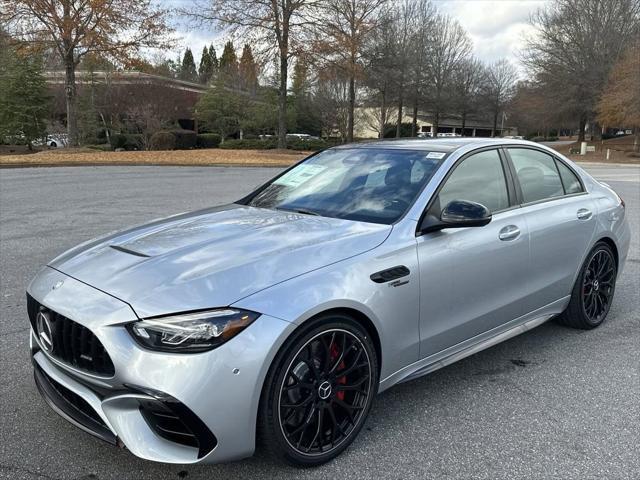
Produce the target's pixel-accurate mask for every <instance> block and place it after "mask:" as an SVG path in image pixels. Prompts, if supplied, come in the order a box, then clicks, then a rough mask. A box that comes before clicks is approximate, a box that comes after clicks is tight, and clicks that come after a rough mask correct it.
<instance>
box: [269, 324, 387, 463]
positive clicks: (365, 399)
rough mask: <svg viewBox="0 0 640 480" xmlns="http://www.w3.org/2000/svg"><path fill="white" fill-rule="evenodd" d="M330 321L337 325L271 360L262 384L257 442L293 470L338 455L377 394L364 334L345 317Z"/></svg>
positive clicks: (373, 357)
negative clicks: (271, 368)
mask: <svg viewBox="0 0 640 480" xmlns="http://www.w3.org/2000/svg"><path fill="white" fill-rule="evenodd" d="M331 319H332V320H338V319H339V320H342V321H340V322H331V323H330V324H327V323H325V324H324V325H322V326H320V327H318V328H315V329H311V331H309V332H308V333H307V334H306V335H303V336H302V338H298V339H297V340H296V341H294V342H293V344H292V345H291V346H290V348H289V349H288V350H287V352H286V354H285V355H283V356H282V357H281V358H279V359H276V361H278V363H277V364H278V367H276V368H275V370H274V372H273V373H275V374H273V375H270V376H269V377H270V378H269V379H268V381H271V382H273V381H275V382H274V383H272V384H270V385H265V388H266V389H267V392H266V394H265V395H263V401H265V402H267V403H268V404H267V405H265V406H264V408H262V409H261V411H262V412H265V411H266V412H269V413H268V414H267V416H268V418H266V419H265V420H266V422H263V423H266V425H265V428H264V429H263V432H262V433H263V435H262V436H263V437H266V438H263V440H266V442H265V443H267V445H268V446H269V447H270V448H271V449H272V450H274V448H273V447H277V448H276V450H278V451H277V452H276V453H278V454H279V456H281V457H283V458H285V460H287V461H289V462H290V463H294V464H297V465H307V466H311V465H317V464H320V463H324V462H326V461H328V460H331V459H332V458H334V457H335V456H337V455H338V454H339V453H340V452H341V451H342V450H344V449H345V448H346V447H347V446H348V445H349V444H350V443H351V441H352V440H353V439H354V438H355V436H356V435H357V433H358V432H359V430H360V428H361V427H362V425H363V423H364V420H365V419H366V416H367V415H368V413H369V409H370V407H371V402H372V399H373V396H374V395H375V393H376V391H377V381H378V371H377V359H376V354H375V349H374V348H373V345H372V343H371V340H370V339H369V338H368V336H367V335H366V332H365V331H364V330H363V329H362V327H360V326H359V325H357V324H356V323H355V322H353V321H352V320H351V319H349V318H348V317H345V318H336V317H335V316H332V317H331ZM323 323H324V322H323ZM275 364H276V362H274V365H275ZM263 403H264V402H263ZM265 432H266V435H264V433H265ZM272 437H275V438H272Z"/></svg>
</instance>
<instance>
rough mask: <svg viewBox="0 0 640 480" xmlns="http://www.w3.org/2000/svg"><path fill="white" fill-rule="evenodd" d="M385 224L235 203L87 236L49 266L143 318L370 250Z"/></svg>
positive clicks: (221, 298) (228, 299)
mask: <svg viewBox="0 0 640 480" xmlns="http://www.w3.org/2000/svg"><path fill="white" fill-rule="evenodd" d="M391 228H392V227H391V226H389V225H376V224H370V223H363V222H354V221H348V220H340V219H335V218H327V217H320V216H317V217H316V216H309V215H301V214H297V213H289V212H284V211H276V210H268V209H260V208H254V207H247V206H242V205H235V204H233V205H227V206H223V207H216V208H211V209H207V210H202V211H198V212H192V213H187V214H182V215H178V216H174V217H169V218H167V219H163V220H157V221H154V222H152V223H149V224H147V225H143V226H140V227H135V228H132V229H130V230H127V231H124V232H119V233H115V234H111V235H108V236H107V237H104V238H101V239H98V240H93V241H90V242H87V243H85V244H82V245H79V246H78V247H76V248H73V249H71V250H69V251H68V252H65V253H64V254H62V255H60V256H59V257H57V258H55V259H54V260H53V261H52V262H50V263H49V266H51V267H52V268H55V269H56V270H59V271H61V272H63V273H65V274H67V275H69V276H70V277H73V278H75V279H77V280H79V281H81V282H84V283H86V284H88V285H91V286H93V287H95V288H97V289H99V290H102V291H104V292H106V293H108V294H110V295H112V296H114V297H117V298H119V299H120V300H123V301H125V302H127V303H128V304H129V305H131V307H132V308H133V309H134V310H135V312H136V313H137V315H138V316H139V317H140V318H145V317H152V316H156V315H164V314H167V313H175V312H183V311H189V310H198V309H205V308H213V307H222V306H227V305H231V304H232V303H234V302H236V301H238V300H240V299H241V298H244V297H246V296H248V295H251V294H253V293H255V292H257V291H259V290H262V289H264V288H267V287H269V286H271V285H274V284H276V283H280V282H283V281H285V280H288V279H290V278H293V277H295V276H298V275H302V274H304V273H306V272H309V271H312V270H315V269H318V268H321V267H323V266H325V265H329V264H331V263H335V262H339V261H341V260H344V259H346V258H349V257H352V256H354V255H358V254H360V253H363V252H365V251H367V250H370V249H372V248H375V247H376V246H378V245H380V244H381V243H382V242H383V241H384V240H385V239H386V238H387V236H388V235H389V232H390V231H391Z"/></svg>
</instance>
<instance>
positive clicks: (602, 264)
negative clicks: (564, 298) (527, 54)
mask: <svg viewBox="0 0 640 480" xmlns="http://www.w3.org/2000/svg"><path fill="white" fill-rule="evenodd" d="M617 274H618V271H617V266H616V259H615V256H614V254H613V251H612V250H611V247H610V246H609V245H607V244H606V243H604V242H600V243H598V244H596V246H595V247H594V248H593V250H591V252H590V253H589V255H588V256H587V259H586V260H585V262H584V264H583V266H582V269H581V271H580V275H579V276H578V279H577V281H576V284H575V286H574V289H573V292H572V294H571V300H570V302H569V306H568V307H567V309H566V310H565V312H563V313H562V315H560V316H559V317H558V321H559V322H560V323H562V324H564V325H567V326H570V327H574V328H582V329H590V328H595V327H597V326H599V325H600V324H601V323H602V322H603V321H604V319H605V318H606V317H607V314H608V313H609V310H610V308H611V303H612V302H613V295H614V292H615V287H616V277H617Z"/></svg>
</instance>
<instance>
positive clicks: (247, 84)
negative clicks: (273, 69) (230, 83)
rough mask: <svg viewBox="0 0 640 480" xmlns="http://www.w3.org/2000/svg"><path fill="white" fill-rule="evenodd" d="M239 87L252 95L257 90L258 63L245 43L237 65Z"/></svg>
mask: <svg viewBox="0 0 640 480" xmlns="http://www.w3.org/2000/svg"><path fill="white" fill-rule="evenodd" d="M238 68H239V75H240V88H242V89H243V90H246V91H247V92H249V93H250V94H252V95H255V94H256V91H257V90H258V64H257V63H256V61H255V59H254V58H253V52H252V51H251V47H250V46H249V45H247V44H245V46H244V48H243V49H242V56H241V57H240V65H239V67H238Z"/></svg>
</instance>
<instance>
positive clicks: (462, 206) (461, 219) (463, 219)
mask: <svg viewBox="0 0 640 480" xmlns="http://www.w3.org/2000/svg"><path fill="white" fill-rule="evenodd" d="M489 222H491V211H490V210H489V209H488V208H487V207H485V206H484V205H482V204H480V203H476V202H470V201H468V200H453V201H452V202H450V203H449V204H448V205H447V206H446V207H444V210H442V213H441V214H440V218H437V217H435V216H434V215H426V216H425V218H424V220H423V222H422V225H421V226H420V231H421V232H422V233H427V232H433V231H436V230H443V229H445V228H463V227H483V226H485V225H486V224H488V223H489Z"/></svg>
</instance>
